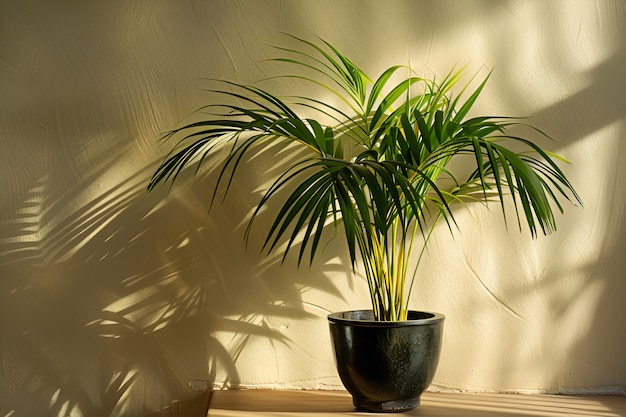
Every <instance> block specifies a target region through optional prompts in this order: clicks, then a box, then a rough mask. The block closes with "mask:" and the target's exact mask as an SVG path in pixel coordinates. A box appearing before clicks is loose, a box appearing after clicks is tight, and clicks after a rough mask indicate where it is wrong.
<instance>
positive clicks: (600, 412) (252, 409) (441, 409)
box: [208, 390, 626, 417]
mask: <svg viewBox="0 0 626 417" xmlns="http://www.w3.org/2000/svg"><path fill="white" fill-rule="evenodd" d="M208 415H209V416H212V417H245V416H283V417H287V416H305V417H322V416H326V417H333V416H357V415H360V416H370V415H381V414H369V413H359V412H356V411H355V410H354V408H353V407H352V399H351V397H350V395H349V394H347V393H346V392H344V391H263V390H248V391H216V392H214V393H212V394H211V399H210V404H209V412H208ZM385 415H389V414H385ZM395 415H398V416H401V415H407V416H424V417H426V416H428V417H451V416H454V417H461V416H463V417H478V416H480V417H526V416H541V417H551V416H567V417H626V397H624V396H565V395H523V394H456V393H434V392H427V393H424V394H423V395H422V403H421V405H420V406H419V407H418V408H416V409H414V410H411V411H409V412H405V413H398V414H395Z"/></svg>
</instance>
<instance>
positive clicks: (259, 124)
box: [148, 36, 580, 320]
mask: <svg viewBox="0 0 626 417" xmlns="http://www.w3.org/2000/svg"><path fill="white" fill-rule="evenodd" d="M292 38H293V39H294V40H295V42H296V43H297V44H298V45H299V46H300V47H299V48H297V49H289V48H283V47H276V49H277V50H279V51H280V52H281V55H282V56H281V57H279V58H275V59H273V61H276V62H282V63H285V64H289V65H290V66H291V67H292V68H294V69H295V70H296V71H295V72H294V73H292V74H288V75H282V76H280V77H287V78H298V79H301V80H305V81H307V82H310V83H313V84H315V85H317V86H318V87H321V88H322V89H323V90H324V91H328V92H329V93H331V94H332V95H333V96H334V97H336V98H337V99H338V101H339V102H340V103H341V105H340V106H339V105H332V104H329V103H328V102H327V101H324V100H321V99H317V98H312V97H304V96H295V97H290V98H289V100H290V101H289V102H287V99H285V98H279V97H277V96H276V95H274V94H272V93H270V92H269V91H265V90H264V89H261V88H259V87H256V86H252V85H244V84H238V83H233V82H228V81H223V85H224V87H225V88H223V89H216V90H212V91H214V92H215V93H218V94H220V95H222V96H224V99H225V100H224V102H223V103H220V104H211V105H210V106H207V107H205V108H203V110H204V111H207V110H208V109H211V110H212V111H213V110H216V113H213V114H212V115H211V116H210V117H207V118H205V119H203V120H201V121H198V122H193V123H188V124H186V125H184V126H182V127H179V128H177V129H174V130H172V131H171V132H169V133H168V134H167V135H166V136H165V138H176V139H178V141H177V143H176V145H175V146H174V147H173V149H172V151H171V153H170V154H169V155H168V156H167V157H166V158H165V160H164V161H163V163H162V164H161V165H160V166H159V167H158V169H157V170H156V172H155V173H154V175H153V177H152V179H151V181H150V183H149V185H148V189H149V190H152V189H153V188H154V187H155V186H156V185H157V184H159V183H162V182H167V181H172V182H173V181H175V180H176V178H177V177H178V175H179V174H180V172H181V171H182V170H183V168H185V167H186V166H188V165H193V164H195V165H196V167H197V169H199V168H200V166H201V165H202V164H203V162H204V161H205V159H206V157H207V155H208V154H209V153H210V152H211V151H212V150H213V149H214V148H215V147H216V146H217V145H220V144H223V143H228V144H229V145H230V146H229V149H230V151H229V152H227V153H225V154H223V155H224V164H223V166H222V168H221V171H220V173H219V180H218V185H219V183H222V182H226V184H227V185H228V186H230V184H231V181H232V179H233V175H234V174H235V172H236V171H237V168H238V167H239V165H240V163H241V162H242V160H243V158H244V156H245V155H246V154H248V153H254V152H256V151H257V150H258V149H262V148H263V147H266V146H269V145H270V144H273V143H276V142H281V143H284V144H290V143H291V144H298V145H300V146H303V147H304V148H306V149H308V153H307V156H306V157H304V158H297V159H294V161H293V163H291V164H289V165H288V166H287V167H286V168H285V170H284V172H283V173H282V174H281V175H280V176H278V177H277V178H276V179H275V181H274V182H273V184H272V185H271V186H270V187H269V188H268V189H267V190H266V191H265V193H264V195H263V196H262V198H261V200H260V201H259V203H258V205H257V207H256V209H255V211H254V213H253V215H252V217H251V219H250V222H249V225H248V231H247V235H248V233H249V231H250V226H251V225H252V223H253V222H254V220H255V218H256V217H257V215H258V213H259V212H260V210H261V209H262V208H263V207H265V206H267V205H268V204H270V201H273V200H272V198H273V197H275V196H276V195H277V193H279V192H280V191H283V190H288V191H289V196H288V197H287V198H286V200H285V201H284V203H283V204H282V206H281V207H279V208H278V209H277V211H276V215H275V218H274V221H273V223H272V225H271V227H270V229H269V233H268V235H267V239H266V241H265V249H267V250H268V251H271V250H274V249H276V247H277V245H278V244H279V243H280V242H286V250H285V252H284V256H286V255H287V253H289V252H290V251H292V250H293V249H294V248H295V247H297V246H298V245H297V243H299V249H298V261H299V262H301V261H302V260H303V259H305V258H306V257H308V260H309V261H312V260H313V258H314V256H315V254H316V252H317V251H318V250H319V248H320V242H321V241H322V235H323V231H324V229H325V226H326V225H327V224H329V223H331V222H332V223H334V224H336V225H341V226H342V229H343V235H344V236H345V240H346V244H347V248H348V251H349V255H350V260H351V263H352V266H353V267H355V265H356V264H357V261H359V260H360V261H361V262H362V266H363V268H364V270H365V275H366V277H367V282H368V284H369V289H370V295H371V302H372V308H373V310H374V312H375V315H376V317H377V319H378V320H405V319H406V317H407V311H408V306H407V304H408V300H409V296H410V293H411V289H412V287H413V281H414V278H415V270H414V269H413V267H411V265H415V263H416V262H410V258H411V256H412V255H413V256H416V257H417V258H421V256H422V254H423V250H424V247H425V246H426V243H427V241H428V238H429V237H430V235H431V233H432V231H433V228H434V226H435V224H436V223H437V220H439V219H443V220H445V222H446V223H447V224H448V226H449V227H450V228H452V227H454V216H453V212H452V211H451V204H453V203H462V204H465V203H466V202H468V201H486V200H488V199H491V198H492V197H493V198H494V199H496V200H497V201H499V203H500V206H501V209H502V210H501V211H502V214H503V215H504V216H505V217H506V216H507V215H508V212H507V210H506V209H505V207H506V206H507V205H506V204H505V199H506V198H511V200H512V201H513V204H512V205H510V206H509V207H511V206H512V207H513V208H512V210H514V215H515V218H516V219H517V223H518V226H519V227H520V228H521V227H522V223H525V224H527V226H528V228H529V230H530V233H531V234H532V236H533V237H534V236H536V235H537V234H538V233H539V232H541V233H543V234H548V233H550V232H552V231H554V230H555V229H556V223H555V218H554V213H553V208H556V209H558V210H559V211H560V212H562V211H563V208H562V206H561V204H560V202H559V199H560V198H564V199H566V200H569V201H572V202H573V201H577V202H580V199H579V197H578V195H577V194H576V192H575V191H574V189H573V187H572V185H571V184H570V183H569V181H568V180H567V179H566V177H565V175H564V174H563V172H562V171H561V169H560V168H559V166H558V165H557V163H556V161H557V160H559V159H561V158H559V157H558V156H556V155H554V154H551V153H549V152H547V151H544V150H542V149H541V148H540V147H539V146H537V145H536V144H535V143H533V142H532V141H531V140H529V139H527V138H524V137H519V136H514V135H511V134H509V133H508V131H509V128H510V127H511V126H513V125H522V124H523V123H522V121H521V120H519V119H514V118H507V117H492V116H473V117H470V116H469V115H470V110H471V109H472V106H473V105H474V103H475V102H476V100H477V99H478V97H479V95H480V94H481V92H482V90H483V88H484V86H485V83H486V82H487V79H488V78H489V76H487V77H486V78H485V79H484V80H483V81H482V82H481V83H480V84H479V85H478V87H477V88H475V89H474V90H473V91H469V92H468V91H467V90H468V88H469V83H468V84H465V85H463V86H462V88H461V89H460V92H459V94H453V92H452V89H453V87H455V86H456V85H457V84H458V83H459V80H460V79H461V76H462V73H463V70H461V71H456V72H450V73H449V74H448V75H447V76H445V77H443V78H442V79H441V80H436V79H434V78H433V79H429V78H422V77H419V76H417V75H416V74H415V73H414V71H413V70H412V69H411V68H408V67H406V66H402V65H395V66H392V67H389V68H388V69H386V70H385V71H384V72H383V73H382V74H381V75H380V76H379V77H378V78H376V79H371V78H369V77H368V76H367V75H366V74H365V72H364V71H363V70H361V69H360V68H359V67H358V66H357V65H355V64H354V63H353V62H352V61H351V60H350V59H348V58H347V57H346V56H345V55H343V54H342V53H340V52H339V51H338V50H337V49H336V48H335V47H333V45H331V44H330V43H328V42H326V41H324V40H321V41H319V42H318V43H314V42H310V41H307V40H305V39H300V38H296V37H293V36H292ZM280 77H278V78H280ZM463 96H466V98H462V97H463ZM233 103H243V104H233ZM303 110H306V111H307V112H309V113H310V112H312V111H314V112H316V114H318V115H319V116H320V117H318V118H310V117H309V118H305V117H303V116H300V114H301V113H303ZM324 120H327V121H330V123H325V122H323V121H324ZM525 126H528V125H525ZM529 127H530V128H531V131H532V132H535V133H537V134H539V135H542V136H546V135H545V134H544V133H543V132H541V131H540V130H538V129H536V128H533V127H532V126H529ZM546 137H547V136H546ZM259 146H260V147H261V148H259ZM459 158H464V166H467V164H471V166H472V169H471V170H470V171H471V172H470V173H469V175H468V174H467V172H466V173H465V175H464V176H463V177H460V175H459V174H455V173H454V172H452V170H451V168H450V164H449V163H450V162H451V161H453V160H456V159H459ZM444 185H445V186H444ZM217 189H218V186H216V188H215V190H217ZM227 189H228V187H227ZM213 197H215V194H214V196H213ZM418 237H419V238H418ZM415 242H420V243H419V244H418V245H417V247H414V246H415ZM418 261H419V259H418ZM417 263H419V262H417Z"/></svg>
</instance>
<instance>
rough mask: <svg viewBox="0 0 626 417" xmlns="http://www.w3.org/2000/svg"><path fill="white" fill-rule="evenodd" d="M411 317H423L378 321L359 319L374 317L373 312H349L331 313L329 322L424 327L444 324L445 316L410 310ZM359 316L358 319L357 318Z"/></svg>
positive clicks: (354, 324)
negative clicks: (439, 323)
mask: <svg viewBox="0 0 626 417" xmlns="http://www.w3.org/2000/svg"><path fill="white" fill-rule="evenodd" d="M409 315H413V316H422V317H418V318H409V319H408V320H403V321H378V320H374V319H373V318H359V317H358V316H370V317H373V312H372V310H347V311H338V312H335V313H331V314H329V315H328V316H327V318H328V321H329V322H331V323H335V324H345V325H352V326H368V327H377V326H378V327H394V326H423V325H426V324H434V323H438V322H442V321H443V320H444V319H445V316H444V315H443V314H441V313H435V312H433V311H419V310H409ZM355 316H357V317H355Z"/></svg>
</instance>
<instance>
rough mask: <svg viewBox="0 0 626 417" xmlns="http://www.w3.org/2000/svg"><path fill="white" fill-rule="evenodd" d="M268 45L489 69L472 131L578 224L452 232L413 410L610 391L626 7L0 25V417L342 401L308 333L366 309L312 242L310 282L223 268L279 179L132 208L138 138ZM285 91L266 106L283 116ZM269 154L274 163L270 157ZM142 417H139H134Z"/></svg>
mask: <svg viewBox="0 0 626 417" xmlns="http://www.w3.org/2000/svg"><path fill="white" fill-rule="evenodd" d="M279 31H286V32H290V33H293V34H296V35H301V36H305V37H312V36H314V35H319V36H322V37H324V38H326V39H328V40H330V41H331V42H333V43H334V44H335V45H337V46H338V47H339V48H340V49H341V50H342V51H344V52H345V53H346V54H347V55H349V56H350V57H352V58H353V60H354V61H356V62H357V63H358V64H360V65H362V66H363V67H364V68H365V69H367V70H368V71H369V72H370V73H371V74H373V75H376V74H377V72H378V71H380V70H381V69H382V68H385V67H387V66H389V65H392V64H395V63H407V62H409V61H410V63H411V64H412V65H413V66H414V67H415V68H416V69H417V70H418V71H424V72H427V73H432V72H435V73H438V74H444V73H445V72H447V71H448V70H450V69H451V68H452V67H453V66H455V65H457V66H460V65H465V64H468V66H469V68H470V72H473V71H483V73H485V72H486V71H488V69H491V68H494V73H493V76H492V78H491V81H490V83H489V84H488V87H487V89H486V91H485V94H484V95H483V98H482V99H481V101H480V103H479V106H478V110H480V111H481V112H482V113H490V114H508V115H525V116H532V117H533V119H532V121H533V123H535V124H536V125H538V126H540V127H541V128H543V129H544V130H546V131H548V132H549V133H550V134H551V135H552V136H553V137H554V138H556V139H557V143H554V144H547V143H544V145H546V146H550V149H552V150H554V151H557V152H559V153H561V154H562V155H564V156H565V157H566V158H568V159H569V160H570V161H571V162H572V165H569V166H566V167H565V170H566V173H567V174H568V176H569V177H570V179H571V180H572V182H573V183H574V185H575V187H576V188H577V189H578V191H579V193H580V194H581V196H582V198H583V200H584V202H585V207H584V208H575V207H571V206H566V212H565V215H564V216H560V217H559V218H558V223H559V231H558V232H557V233H556V234H554V235H552V236H549V237H547V238H540V239H538V240H534V241H533V240H531V239H530V237H529V236H528V234H527V233H521V234H520V233H517V231H516V226H515V225H512V227H510V231H509V232H507V231H506V229H505V227H504V224H503V222H502V220H501V219H500V218H499V217H497V215H498V213H497V211H496V210H497V209H495V208H494V209H492V211H489V210H488V209H487V208H484V207H472V209H471V211H470V212H469V213H465V212H462V211H461V212H459V217H458V221H459V225H460V228H461V230H462V233H457V234H456V235H455V237H454V238H452V237H451V236H450V235H449V233H448V232H447V229H445V228H443V229H442V230H441V233H439V234H438V235H437V236H436V237H435V239H434V241H433V245H432V246H431V249H430V251H429V253H428V258H427V259H426V261H425V262H424V263H423V265H422V268H421V270H420V271H421V272H420V282H419V283H418V287H417V290H416V291H415V297H414V298H415V300H414V307H415V308H421V309H428V310H434V311H438V312H442V313H444V314H446V316H447V321H446V330H445V345H444V349H443V354H442V359H441V363H440V367H439V371H438V374H437V377H436V379H435V386H434V387H435V388H437V387H438V388H441V389H458V390H469V391H542V392H543V391H547V392H624V387H625V386H626V361H625V360H624V352H625V351H626V318H625V313H626V308H625V307H624V300H625V298H626V297H625V296H626V280H625V279H624V276H623V275H624V269H625V268H624V267H625V266H626V256H625V255H626V254H625V247H626V223H625V221H624V207H625V201H626V172H625V171H624V164H623V162H622V160H623V158H624V156H626V140H625V137H624V136H625V134H626V85H625V84H624V74H625V73H626V43H625V40H626V3H624V2H623V1H611V0H606V1H597V2H594V1H577V2H572V1H534V2H530V1H479V0H473V1H385V2H380V1H360V0H359V1H356V0H353V1H342V2H336V1H331V0H328V1H309V0H302V1H279V0H276V1H268V0H263V1H261V0H259V1H252V0H248V1H199V0H198V1H196V0H193V1H153V0H150V1H100V2H79V1H71V0H65V1H48V0H23V1H19V2H17V1H13V2H12V1H7V0H5V1H0V143H1V144H2V151H1V152H0V178H1V180H0V297H1V298H0V312H1V314H0V416H13V417H17V416H33V415H41V416H43V415H51V416H56V415H59V416H60V415H72V416H94V415H134V416H137V415H139V416H141V415H151V413H153V412H154V413H156V412H157V410H161V411H160V413H161V414H160V415H167V413H170V414H175V413H176V412H177V411H176V410H180V409H183V408H184V407H194V406H198V407H201V403H202V401H203V399H202V397H201V396H200V394H198V393H197V392H195V391H193V390H191V389H190V388H189V386H188V384H189V382H190V381H193V380H197V379H200V380H206V381H208V382H209V383H211V384H213V383H215V384H217V385H220V384H225V385H227V386H247V387H276V388H287V387H301V388H328V389H334V388H339V387H340V382H339V380H338V378H337V376H336V373H335V370H334V364H333V360H332V357H331V354H330V347H329V340H328V334H327V324H326V320H325V315H326V314H327V312H329V311H336V310H343V309H350V308H365V307H367V306H368V299H367V295H366V288H365V285H364V283H363V282H362V281H361V279H360V278H352V279H346V278H345V277H346V276H349V274H350V271H349V268H348V267H347V266H346V265H345V264H344V263H343V261H345V256H344V255H345V252H344V251H343V248H342V247H341V245H340V244H339V243H340V241H338V242H331V243H330V244H329V246H328V248H327V250H326V252H325V253H324V254H323V255H322V256H321V257H320V258H319V259H318V260H317V261H316V263H315V264H314V265H313V267H312V268H310V269H309V268H302V269H299V270H298V269H296V268H295V265H294V261H293V260H288V261H287V263H286V264H285V265H283V266H280V265H279V259H276V258H275V257H269V258H268V257H263V256H260V255H259V254H258V249H259V239H260V238H261V237H262V227H263V225H262V224H261V228H260V229H259V230H258V231H257V232H256V234H255V235H254V238H253V240H252V242H251V245H250V248H249V249H248V250H247V251H246V250H245V248H244V247H243V245H242V237H243V229H244V224H243V222H242V219H243V218H244V217H245V216H246V215H247V214H248V213H249V209H250V207H251V205H252V204H254V202H255V201H257V198H258V196H259V187H261V186H262V185H263V184H264V183H265V182H266V180H267V179H268V178H269V177H268V175H270V174H271V168H272V167H273V166H274V165H275V164H276V163H277V162H278V161H276V158H267V159H265V160H262V159H258V160H254V161H251V162H250V163H249V164H248V165H247V166H246V167H245V170H244V171H242V175H241V176H240V177H239V179H240V180H239V181H238V182H237V183H236V184H234V186H233V189H232V193H231V194H230V195H229V197H228V198H227V199H226V200H225V202H224V203H223V204H221V205H216V206H215V207H214V208H213V210H212V211H211V213H210V215H207V209H208V198H207V193H208V191H209V190H210V187H211V184H212V183H214V181H215V178H212V177H211V175H209V176H207V177H206V178H204V179H202V180H200V181H196V182H193V183H192V182H186V183H185V182H181V183H180V184H178V185H177V186H176V187H175V188H174V189H173V190H172V191H171V192H170V193H169V194H168V192H167V190H166V189H160V190H158V191H156V192H155V193H152V194H147V193H146V192H145V186H146V183H147V180H148V178H149V176H150V175H151V173H152V170H153V169H154V168H155V164H156V163H158V161H159V160H160V158H162V157H163V155H164V154H165V153H166V152H167V150H168V148H167V146H164V145H162V144H159V143H158V142H157V138H158V137H159V135H160V134H161V133H162V132H164V131H166V130H168V129H170V128H172V127H173V126H175V125H176V123H177V122H179V121H180V120H181V119H182V118H184V117H185V116H186V115H188V114H189V113H190V112H192V111H193V110H195V109H196V108H197V107H199V106H201V105H203V104H206V102H207V97H208V96H207V94H206V93H205V92H203V91H202V88H204V87H207V86H208V85H209V84H208V82H207V81H205V80H204V78H224V77H226V78H228V79H230V80H233V81H241V82H252V81H255V80H257V79H260V78H263V77H265V76H268V75H272V74H274V73H275V71H276V70H277V68H276V66H274V65H271V64H268V63H261V64H259V63H258V61H259V60H261V59H263V58H265V57H267V56H269V55H271V54H272V52H271V50H270V48H268V47H267V46H265V45H266V44H267V43H276V42H281V41H282V39H283V38H282V37H281V36H280V35H279V34H278V32H279ZM299 87H302V85H301V84H298V83H296V82H295V81H294V84H292V85H288V84H287V85H285V84H282V85H279V86H276V88H278V89H279V90H280V91H282V92H285V93H287V92H290V91H292V89H293V88H299ZM268 153H269V154H270V155H275V154H276V153H275V151H274V150H270V151H269V152H268ZM155 415H158V414H155Z"/></svg>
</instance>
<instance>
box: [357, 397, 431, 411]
mask: <svg viewBox="0 0 626 417" xmlns="http://www.w3.org/2000/svg"><path fill="white" fill-rule="evenodd" d="M352 404H354V407H355V408H356V409H357V410H359V411H369V412H372V413H400V412H402V411H409V410H412V409H414V408H416V407H417V406H418V405H420V399H419V397H418V398H411V399H408V400H393V401H383V402H378V401H369V400H364V399H359V398H353V399H352Z"/></svg>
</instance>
